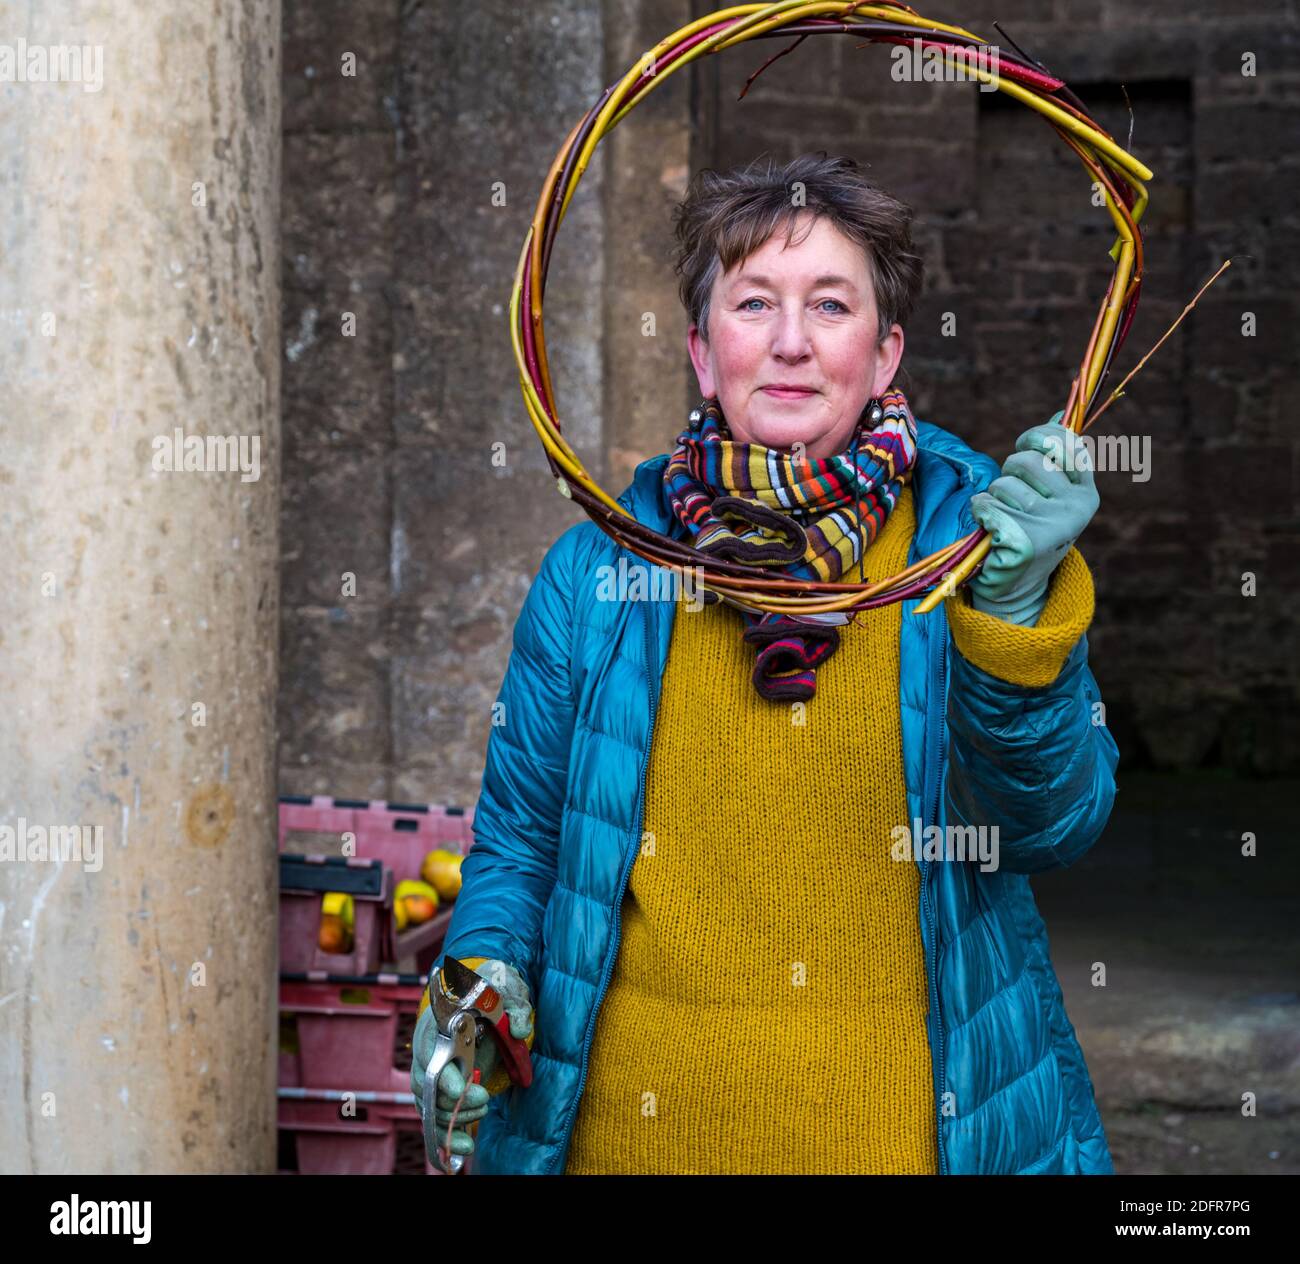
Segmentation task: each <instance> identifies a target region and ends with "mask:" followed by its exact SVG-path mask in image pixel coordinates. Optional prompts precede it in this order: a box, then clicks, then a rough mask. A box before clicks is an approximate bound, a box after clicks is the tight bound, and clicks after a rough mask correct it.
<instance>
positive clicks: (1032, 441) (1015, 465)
mask: <svg viewBox="0 0 1300 1264" xmlns="http://www.w3.org/2000/svg"><path fill="white" fill-rule="evenodd" d="M1064 416H1065V412H1064V410H1062V411H1061V412H1059V413H1057V414H1056V416H1055V417H1053V418H1052V420H1051V421H1049V422H1048V423H1047V424H1046V425H1042V426H1031V427H1030V428H1029V429H1028V430H1026V431H1025V432H1024V434H1022V435H1021V436H1020V438H1019V439H1017V440H1016V450H1015V451H1014V452H1013V453H1012V454H1011V455H1010V456H1009V457H1007V459H1006V461H1004V462H1003V465H1002V474H1001V475H1000V476H999V477H998V478H995V479H994V480H993V482H991V483H990V484H989V486H988V489H987V490H986V491H982V492H977V493H976V494H975V495H974V496H972V497H971V501H970V511H971V516H972V517H973V518H974V519H975V521H976V522H978V523H979V524H980V526H982V527H984V528H985V530H987V531H988V532H989V533H990V534H991V535H992V537H993V547H992V548H991V549H990V550H989V551H988V553H987V554H986V555H985V558H984V565H983V566H982V567H981V568H980V570H979V573H978V574H977V575H976V576H975V578H974V579H972V580H971V581H970V594H971V605H972V606H974V607H975V609H976V610H981V611H983V612H984V613H985V614H991V615H995V616H997V617H998V618H999V619H1003V620H1005V621H1006V622H1007V623H1018V624H1021V625H1022V626H1024V627H1033V626H1034V624H1036V623H1037V622H1038V616H1039V615H1040V614H1042V612H1043V607H1044V606H1045V605H1046V604H1047V585H1048V581H1049V580H1050V579H1051V577H1052V572H1053V571H1054V570H1056V568H1057V566H1059V565H1060V563H1061V559H1062V558H1063V557H1064V556H1065V555H1066V554H1067V553H1068V552H1069V551H1070V546H1071V545H1073V543H1074V542H1075V540H1076V539H1078V537H1079V535H1080V533H1081V532H1082V531H1083V529H1084V527H1086V526H1087V525H1088V523H1089V522H1091V521H1092V516H1093V514H1095V513H1096V512H1097V506H1098V505H1099V504H1100V503H1101V498H1100V497H1099V496H1098V495H1097V488H1096V485H1095V483H1094V481H1093V469H1092V458H1091V454H1090V453H1089V451H1088V449H1087V447H1086V446H1085V445H1084V443H1083V440H1082V439H1081V438H1080V436H1079V435H1077V434H1075V433H1074V431H1073V430H1067V429H1066V428H1065V427H1064V426H1062V425H1059V424H1058V422H1059V419H1060V418H1061V417H1064Z"/></svg>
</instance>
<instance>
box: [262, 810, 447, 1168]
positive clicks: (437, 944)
mask: <svg viewBox="0 0 1300 1264" xmlns="http://www.w3.org/2000/svg"><path fill="white" fill-rule="evenodd" d="M472 826H473V812H472V809H471V810H468V811H466V810H464V809H461V808H457V807H444V806H442V805H439V804H427V805H412V804H390V803H385V802H382V801H370V802H366V801H360V800H349V799H334V798H330V797H327V796H323V795H317V796H314V797H312V798H298V797H285V798H282V799H281V800H280V831H279V838H280V853H281V891H280V1075H279V1084H280V1087H279V1102H278V1110H277V1122H278V1125H279V1130H280V1131H279V1135H280V1161H279V1165H278V1166H279V1169H280V1171H282V1172H285V1173H288V1172H298V1173H301V1174H303V1175H383V1174H394V1173H419V1172H423V1173H427V1174H432V1173H433V1172H434V1170H435V1169H433V1168H432V1167H431V1166H430V1165H429V1163H428V1162H427V1159H426V1157H425V1154H424V1142H423V1136H422V1133H421V1127H420V1115H419V1111H418V1110H417V1109H416V1107H415V1103H414V1101H413V1100H412V1098H411V1089H410V1074H411V1051H410V1044H411V1040H412V1037H413V1032H414V1029H415V1015H416V1011H417V1010H418V1008H419V1004H420V998H421V996H422V995H423V993H424V988H425V985H426V983H427V981H428V972H429V970H430V969H431V968H433V965H434V963H435V961H436V960H437V958H438V954H439V952H440V950H441V948H442V942H443V939H444V938H445V936H446V931H447V925H448V923H449V922H450V921H451V914H452V909H453V907H454V904H453V903H450V902H448V903H444V904H443V905H441V906H440V907H439V909H438V912H437V914H436V915H435V917H434V918H433V920H432V921H429V922H426V923H425V924H424V925H422V926H412V927H408V928H407V929H406V930H405V931H403V932H401V933H400V934H398V933H397V931H396V928H395V923H394V921H393V909H392V902H393V891H394V890H395V888H396V886H397V884H398V883H399V882H401V881H403V880H404V879H408V878H418V877H419V876H420V865H421V863H422V861H423V860H424V857H425V855H426V854H427V853H428V852H429V851H431V850H433V849H434V848H439V847H440V848H444V849H446V850H448V851H457V852H460V853H461V854H462V855H463V854H464V853H466V852H468V850H469V848H470V846H471V844H472V842H473V833H472ZM335 852H344V853H346V854H343V855H336V854H332V853H335ZM326 890H330V891H348V892H349V893H351V894H352V896H353V902H354V908H355V910H356V926H355V934H354V945H353V949H352V951H351V952H349V953H346V954H337V953H325V952H322V951H321V950H320V948H319V947H318V946H317V942H316V941H317V934H318V930H319V923H320V900H321V894H322V892H323V891H326ZM410 961H413V962H414V963H415V965H416V970H415V971H414V972H407V973H398V970H397V967H398V966H399V964H401V963H404V962H410Z"/></svg>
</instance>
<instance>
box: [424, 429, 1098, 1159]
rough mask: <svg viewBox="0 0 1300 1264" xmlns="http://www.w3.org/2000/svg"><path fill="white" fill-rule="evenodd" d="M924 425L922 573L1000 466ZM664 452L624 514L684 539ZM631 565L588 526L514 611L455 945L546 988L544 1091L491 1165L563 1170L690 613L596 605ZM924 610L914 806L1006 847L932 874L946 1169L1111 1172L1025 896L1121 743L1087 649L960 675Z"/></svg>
mask: <svg viewBox="0 0 1300 1264" xmlns="http://www.w3.org/2000/svg"><path fill="white" fill-rule="evenodd" d="M917 429H918V455H917V462H916V466H915V468H914V473H913V501H914V505H915V509H916V518H917V527H916V533H915V536H914V538H913V541H912V545H911V552H910V554H909V558H908V561H909V564H910V563H911V562H914V561H917V560H919V559H920V558H921V557H924V556H926V555H927V554H930V553H933V552H935V551H936V550H938V549H939V548H942V547H943V546H944V545H947V544H949V543H951V542H952V541H953V540H956V539H958V538H959V537H961V536H964V535H966V534H968V533H969V532H971V531H973V530H975V529H976V524H975V522H974V520H973V519H972V518H971V516H970V513H969V512H968V505H969V502H970V498H971V496H972V495H973V494H974V493H975V492H977V491H981V490H983V489H984V488H985V487H987V486H988V484H989V483H990V482H991V481H992V480H993V479H994V478H996V477H997V476H998V475H999V473H1000V472H1001V471H1000V469H999V467H998V465H997V463H996V462H994V461H993V460H992V459H990V458H989V457H987V456H984V455H982V454H981V453H978V452H975V451H974V450H972V449H971V448H970V447H968V446H967V445H966V444H965V443H964V442H962V440H960V439H959V438H957V437H956V436H955V435H953V434H951V433H949V432H947V431H945V430H942V429H940V428H939V427H937V426H934V425H931V424H929V423H927V422H918V427H917ZM667 459H668V458H667V455H661V456H658V457H654V458H652V459H651V460H648V461H645V462H642V464H640V465H639V466H638V467H637V469H636V473H635V477H634V479H633V481H632V484H631V485H630V486H629V487H628V488H627V490H626V491H625V492H624V493H623V495H622V496H620V497H619V503H620V504H622V505H623V506H624V508H626V509H627V510H628V511H629V512H630V513H632V514H633V515H634V516H635V517H636V518H638V519H639V520H640V521H642V522H645V523H648V524H650V525H652V526H653V527H655V528H656V529H657V530H658V531H660V532H661V533H663V534H665V535H669V534H671V535H673V536H674V537H677V538H680V537H681V535H682V534H683V532H682V529H681V528H680V526H678V525H677V524H676V523H675V522H670V514H669V512H668V509H667V507H666V505H665V504H664V501H663V500H662V498H661V494H660V489H661V486H662V483H661V479H662V475H663V469H664V465H665V463H666V461H667ZM621 553H624V550H622V549H621V548H620V547H619V546H618V545H616V544H615V543H614V542H613V541H612V540H611V539H610V537H609V536H607V535H606V534H605V533H604V532H603V531H601V530H600V528H598V527H597V526H596V525H595V524H594V523H593V522H591V521H589V520H584V521H582V522H580V523H578V524H576V525H575V526H573V527H570V528H569V529H568V530H567V531H565V532H564V533H563V534H562V535H561V536H560V538H559V539H558V540H557V541H556V542H555V544H554V545H553V546H552V547H551V549H550V550H549V552H548V553H547V555H546V557H545V559H544V560H543V562H542V565H541V569H540V571H539V573H538V576H537V578H536V580H535V581H534V583H533V586H532V588H531V590H530V591H529V593H528V596H527V599H526V600H525V602H524V605H523V609H522V611H521V612H520V615H519V619H518V622H517V623H516V625H515V629H514V644H513V650H512V652H511V656H510V660H509V664H508V666H507V669H506V675H505V680H504V682H503V683H502V686H501V691H500V693H499V695H498V702H499V703H502V704H504V715H503V716H502V717H501V718H502V721H503V722H501V723H500V724H499V725H498V726H495V727H493V728H492V730H491V732H490V736H489V739H488V744H487V757H486V766H485V770H484V774H483V782H482V788H481V792H480V796H479V799H478V803H477V806H476V808H475V813H474V825H473V828H474V836H475V842H474V846H473V849H472V850H471V851H470V853H469V854H468V855H467V856H466V858H465V861H464V864H463V867H462V874H463V879H464V885H463V888H462V890H461V894H460V897H459V898H458V899H457V901H456V906H455V913H454V915H453V917H452V920H451V925H450V927H449V929H448V935H447V941H446V950H447V951H448V952H450V953H453V954H454V955H456V956H459V957H469V956H486V957H496V958H499V959H501V960H503V961H507V962H510V963H511V964H512V965H514V966H515V967H516V968H517V969H518V970H519V971H520V973H521V974H522V975H523V976H524V978H525V979H526V980H527V982H528V985H529V987H530V989H531V992H532V996H533V1000H534V1005H535V1007H536V1039H535V1042H534V1047H533V1067H534V1078H533V1083H532V1085H531V1086H530V1087H529V1088H527V1089H519V1088H517V1087H512V1088H511V1089H510V1090H509V1091H508V1092H503V1093H500V1094H498V1095H497V1096H496V1097H494V1098H493V1101H492V1105H491V1107H490V1109H489V1111H488V1113H487V1115H486V1116H485V1117H484V1119H483V1121H482V1123H481V1124H480V1126H479V1133H478V1144H477V1149H476V1154H475V1158H474V1163H473V1170H475V1171H477V1172H479V1173H521V1174H539V1175H540V1174H546V1173H562V1172H563V1171H564V1163H565V1156H566V1154H567V1151H568V1145H569V1138H570V1135H571V1133H572V1129H573V1122H574V1118H575V1115H576V1113H577V1109H578V1101H579V1098H580V1097H581V1094H582V1088H583V1083H584V1080H585V1077H586V1068H587V1058H588V1052H589V1049H590V1044H591V1039H592V1033H593V1031H594V1030H595V1026H596V1015H597V1011H598V1009H599V1006H600V1003H601V1000H602V998H603V996H604V994H605V989H606V986H607V985H608V983H609V978H610V974H611V972H612V970H613V967H614V958H615V954H616V953H617V952H618V946H619V917H620V912H621V906H622V900H623V893H624V890H625V888H626V886H627V880H628V874H629V872H630V870H631V867H632V862H633V860H634V858H635V856H636V854H637V850H638V846H639V840H640V837H641V822H642V812H643V806H644V794H645V779H646V765H647V762H648V757H649V752H650V741H651V734H652V732H653V726H654V718H655V707H656V704H657V701H658V697H659V688H660V681H661V679H662V676H663V669H664V663H665V660H666V658H667V654H668V644H669V639H670V637H671V635H672V626H673V619H674V616H675V614H676V611H677V604H676V603H675V602H672V601H598V600H596V591H597V575H598V571H597V568H598V567H600V566H615V567H616V566H617V565H618V562H619V556H620V554H621ZM624 560H625V561H626V564H627V565H628V566H637V565H645V563H644V562H643V561H642V559H640V558H638V557H637V556H636V555H635V554H632V553H630V552H628V553H626V555H625V558H624ZM606 573H607V574H608V573H609V572H606ZM664 578H667V577H666V576H665V577H664ZM651 591H661V590H658V589H655V588H652V589H651ZM662 591H666V588H665V589H664V590H662ZM915 605H916V602H915V601H907V602H904V603H903V621H902V632H901V642H900V653H901V669H900V675H901V680H900V682H899V684H900V689H899V693H900V697H899V704H900V706H901V708H902V711H901V716H902V725H903V752H904V776H905V780H906V782H907V798H908V807H909V810H910V814H911V817H912V819H916V818H918V817H919V818H922V819H923V821H924V823H925V824H926V825H927V826H929V825H934V824H937V825H938V826H939V827H940V828H941V829H942V828H944V827H945V826H946V825H947V824H948V823H949V822H951V823H953V824H955V825H967V824H978V823H979V822H981V821H982V822H986V823H988V824H993V823H996V824H997V825H998V827H999V845H1000V849H1001V854H1000V867H999V868H998V869H996V870H994V871H991V872H984V871H982V870H981V869H980V867H979V864H978V863H977V862H972V861H956V860H948V861H930V860H921V861H918V865H919V867H920V870H921V873H920V877H921V884H920V888H921V894H920V901H919V905H920V906H919V909H918V926H919V929H920V932H921V935H922V937H923V944H924V948H925V958H926V965H927V970H928V974H929V992H930V1008H929V1011H928V1014H927V1027H928V1032H929V1040H930V1051H931V1062H932V1066H933V1076H934V1096H935V1127H936V1130H937V1133H938V1151H939V1163H940V1171H941V1172H942V1173H954V1174H957V1173H1023V1174H1037V1173H1087V1174H1092V1173H1109V1172H1111V1171H1112V1170H1113V1169H1112V1166H1111V1160H1110V1153H1109V1151H1108V1149H1107V1146H1106V1136H1105V1133H1104V1131H1103V1129H1102V1124H1101V1118H1100V1116H1099V1115H1098V1112H1097V1106H1096V1103H1095V1101H1094V1098H1093V1091H1092V1084H1091V1082H1090V1080H1089V1078H1088V1070H1087V1067H1086V1066H1085V1064H1084V1059H1083V1054H1082V1052H1081V1050H1080V1048H1079V1045H1078V1042H1077V1040H1076V1038H1075V1035H1074V1029H1073V1027H1072V1026H1071V1024H1070V1021H1069V1019H1068V1018H1067V1017H1066V1013H1065V1007H1064V1005H1063V1003H1062V999H1061V990H1060V987H1059V985H1058V983H1057V980H1056V975H1055V973H1054V972H1053V969H1052V964H1051V961H1050V959H1049V957H1048V946H1047V935H1046V931H1045V929H1044V927H1043V923H1042V920H1041V919H1040V917H1039V915H1038V910H1037V908H1036V907H1035V904H1034V898H1033V895H1032V893H1031V890H1030V885H1029V875H1030V874H1032V873H1038V872H1041V871H1042V870H1045V869H1051V868H1054V867H1057V866H1065V865H1070V864H1073V863H1074V862H1075V861H1076V860H1078V859H1079V858H1080V857H1081V856H1082V855H1083V854H1084V853H1085V852H1086V851H1087V850H1088V848H1089V847H1091V846H1092V844H1093V843H1094V842H1095V841H1096V839H1097V837H1098V835H1099V834H1100V833H1101V831H1102V828H1103V827H1104V826H1105V824H1106V820H1107V818H1108V817H1109V815H1110V810H1111V805H1112V803H1113V801H1114V796H1115V780H1114V770H1115V766H1116V764H1117V762H1118V758H1119V752H1118V750H1117V748H1116V746H1115V743H1114V741H1113V739H1112V738H1111V736H1110V734H1109V733H1108V732H1107V731H1106V729H1105V728H1104V727H1099V726H1095V725H1094V724H1093V723H1092V704H1093V703H1094V702H1096V701H1097V700H1098V696H1099V695H1098V690H1097V684H1096V681H1095V680H1094V679H1093V676H1092V673H1091V671H1090V670H1089V669H1088V663H1087V655H1088V650H1087V638H1086V637H1081V638H1080V640H1079V642H1078V644H1077V645H1076V646H1075V647H1074V649H1073V650H1072V651H1071V653H1070V655H1069V657H1068V658H1067V660H1066V662H1065V665H1064V667H1063V668H1062V670H1061V672H1060V674H1059V676H1058V677H1057V679H1056V680H1055V681H1053V682H1052V684H1050V685H1048V686H1046V687H1044V688H1040V689H1033V688H1025V687H1021V686H1018V685H1012V684H1008V683H1006V682H1004V681H1001V680H998V679H996V678H995V677H993V676H990V675H988V674H986V673H985V672H983V671H981V670H980V669H979V668H977V667H975V666H974V665H973V664H971V663H969V662H967V660H966V659H964V658H963V657H962V656H961V655H960V654H959V653H957V652H956V651H955V649H954V648H953V645H952V639H951V636H950V634H949V631H948V621H947V619H946V617H945V615H944V612H943V609H942V608H939V609H936V610H934V611H933V612H932V613H930V614H928V615H923V616H919V617H918V616H916V615H915V614H914V613H913V607H914V606H915ZM812 705H816V704H815V703H814V704H812ZM945 791H946V793H945ZM646 1038H647V1039H653V1038H654V1034H653V1033H651V1032H647V1033H646Z"/></svg>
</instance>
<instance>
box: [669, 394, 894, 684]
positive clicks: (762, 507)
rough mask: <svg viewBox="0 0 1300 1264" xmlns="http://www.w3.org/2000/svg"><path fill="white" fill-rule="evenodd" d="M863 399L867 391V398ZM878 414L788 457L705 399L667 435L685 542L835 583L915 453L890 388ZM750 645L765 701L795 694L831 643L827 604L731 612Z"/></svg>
mask: <svg viewBox="0 0 1300 1264" xmlns="http://www.w3.org/2000/svg"><path fill="white" fill-rule="evenodd" d="M873 402H874V401H873ZM879 403H880V407H881V409H882V411H883V416H882V418H881V419H880V421H879V422H877V423H875V424H874V425H873V423H872V422H871V420H870V413H869V410H870V405H868V406H867V409H864V410H863V415H862V416H861V417H860V418H859V419H858V425H857V428H856V430H855V431H854V435H853V440H852V442H851V443H850V445H849V447H848V448H847V449H846V450H845V451H844V452H842V453H841V454H840V455H839V456H832V457H824V458H816V459H813V458H809V457H795V456H792V455H791V454H790V453H788V452H785V451H783V450H782V449H780V448H769V447H766V446H764V445H763V444H761V443H737V442H736V441H734V440H733V439H732V438H731V432H730V430H729V429H728V428H727V424H726V420H725V419H724V417H723V416H722V410H721V408H720V407H719V404H718V401H717V400H716V399H710V400H707V401H705V405H704V407H703V409H702V410H700V413H701V415H700V417H699V420H697V421H694V422H693V423H692V425H690V426H689V427H688V428H687V429H686V430H683V431H682V433H681V434H679V435H678V436H677V446H676V449H675V450H674V452H673V454H672V456H671V457H670V458H669V460H668V464H667V466H666V467H665V468H664V487H665V490H666V493H667V497H668V500H669V503H670V504H671V505H672V508H673V512H674V513H675V514H676V515H677V518H678V520H679V521H680V522H681V523H682V525H683V526H684V527H685V528H686V529H687V531H688V532H690V534H691V536H692V537H693V539H692V540H691V544H692V545H693V546H694V547H695V548H697V549H699V550H700V551H701V552H703V553H711V554H714V555H716V556H717V557H720V558H725V559H726V560H728V561H735V562H747V563H750V564H752V565H755V566H771V567H773V568H777V569H780V570H782V571H784V572H785V573H786V574H788V575H791V576H795V577H797V578H800V579H811V580H822V581H826V582H828V583H835V582H837V581H838V580H839V578H840V576H841V575H845V574H851V573H852V570H853V568H854V567H855V566H857V565H858V564H859V563H860V561H861V560H862V556H863V553H864V552H865V550H866V549H867V548H869V547H870V545H871V543H872V541H874V540H875V538H876V536H877V535H879V534H880V530H881V528H882V527H883V526H884V525H885V519H886V518H888V517H889V512H890V510H891V509H893V507H894V506H895V505H896V504H897V503H898V497H899V494H900V493H901V492H902V490H903V486H904V484H906V483H907V482H908V480H909V479H910V478H911V477H912V468H913V466H914V465H915V463H916V421H915V419H914V418H913V416H912V410H911V409H910V408H909V407H908V405H907V398H906V397H905V396H904V394H903V392H902V391H900V390H889V391H887V392H886V393H885V394H884V395H882V396H881V397H880V401H879ZM741 614H742V616H743V618H744V620H745V633H744V639H745V640H746V641H747V642H748V643H749V644H751V645H754V646H756V647H757V649H758V658H757V660H756V662H755V664H754V674H753V681H754V687H755V688H756V689H757V690H758V692H759V693H760V694H761V695H762V696H763V697H764V698H770V699H772V700H773V701H778V702H789V701H806V700H808V699H809V698H811V697H813V695H814V694H815V693H816V691H817V675H816V669H817V667H818V666H819V665H820V664H822V663H824V662H825V661H826V660H827V659H828V658H829V657H830V656H831V655H832V654H834V653H835V651H836V650H837V649H838V648H839V644H840V634H839V632H838V631H837V630H836V625H837V624H838V625H842V624H845V623H847V622H848V621H849V616H848V615H845V614H841V613H838V612H834V611H832V612H829V613H826V614H812V615H800V616H797V617H796V616H786V615H777V614H769V613H765V612H751V611H748V610H745V609H742V610H741Z"/></svg>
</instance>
